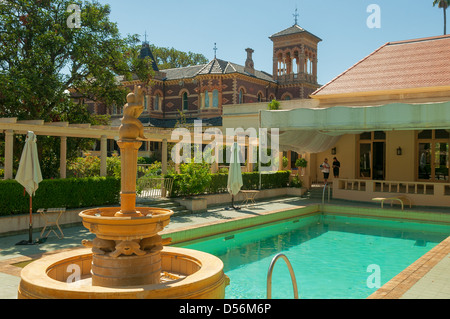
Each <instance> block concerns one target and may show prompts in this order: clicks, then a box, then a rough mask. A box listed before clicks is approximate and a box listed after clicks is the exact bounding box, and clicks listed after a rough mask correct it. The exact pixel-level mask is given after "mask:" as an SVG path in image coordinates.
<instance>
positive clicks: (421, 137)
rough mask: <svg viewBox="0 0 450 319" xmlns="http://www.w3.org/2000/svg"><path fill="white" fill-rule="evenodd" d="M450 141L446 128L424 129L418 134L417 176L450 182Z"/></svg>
mask: <svg viewBox="0 0 450 319" xmlns="http://www.w3.org/2000/svg"><path fill="white" fill-rule="evenodd" d="M449 141H450V134H449V132H447V131H446V130H423V131H421V132H419V133H418V134H417V143H418V146H417V150H418V153H417V162H418V168H417V178H418V179H419V180H426V181H435V182H439V181H441V182H448V180H449V178H448V175H449Z"/></svg>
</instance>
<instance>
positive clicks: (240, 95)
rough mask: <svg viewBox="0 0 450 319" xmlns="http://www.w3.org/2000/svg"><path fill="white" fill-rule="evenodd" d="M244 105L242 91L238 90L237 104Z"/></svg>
mask: <svg viewBox="0 0 450 319" xmlns="http://www.w3.org/2000/svg"><path fill="white" fill-rule="evenodd" d="M243 103H244V89H240V90H239V104H243Z"/></svg>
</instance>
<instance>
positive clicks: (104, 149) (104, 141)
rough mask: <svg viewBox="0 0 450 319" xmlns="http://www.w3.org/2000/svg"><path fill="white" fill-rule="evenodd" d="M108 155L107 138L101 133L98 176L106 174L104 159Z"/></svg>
mask: <svg viewBox="0 0 450 319" xmlns="http://www.w3.org/2000/svg"><path fill="white" fill-rule="evenodd" d="M107 157H108V138H107V137H106V135H102V137H101V138H100V176H106V175H107V173H106V159H107Z"/></svg>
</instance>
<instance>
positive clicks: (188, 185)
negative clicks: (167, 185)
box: [180, 163, 211, 196]
mask: <svg viewBox="0 0 450 319" xmlns="http://www.w3.org/2000/svg"><path fill="white" fill-rule="evenodd" d="M209 171H210V168H209V165H208V164H204V163H188V164H181V173H182V174H183V176H182V178H181V179H182V183H181V186H180V191H181V194H182V195H186V196H192V195H198V194H203V193H204V192H205V190H206V188H207V187H208V184H209V183H210V182H211V174H210V173H209Z"/></svg>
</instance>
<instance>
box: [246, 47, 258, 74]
mask: <svg viewBox="0 0 450 319" xmlns="http://www.w3.org/2000/svg"><path fill="white" fill-rule="evenodd" d="M245 51H246V52H247V60H245V68H244V71H245V72H247V73H250V74H253V75H255V66H254V64H253V57H252V54H253V52H255V51H254V50H253V49H250V48H247V49H245Z"/></svg>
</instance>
